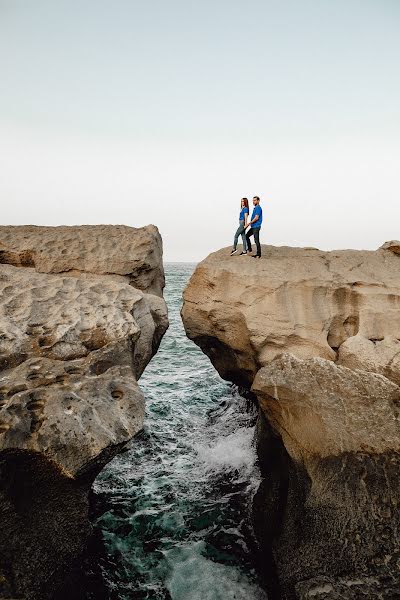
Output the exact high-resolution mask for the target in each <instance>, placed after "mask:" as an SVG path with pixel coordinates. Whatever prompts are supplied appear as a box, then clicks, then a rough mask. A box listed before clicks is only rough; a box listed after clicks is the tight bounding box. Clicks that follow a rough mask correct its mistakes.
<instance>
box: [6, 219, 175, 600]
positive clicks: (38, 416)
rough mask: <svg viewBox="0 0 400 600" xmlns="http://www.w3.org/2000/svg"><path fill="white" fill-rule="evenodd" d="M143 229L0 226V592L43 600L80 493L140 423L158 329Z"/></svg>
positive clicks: (157, 283) (78, 514) (157, 257)
mask: <svg viewBox="0 0 400 600" xmlns="http://www.w3.org/2000/svg"><path fill="white" fill-rule="evenodd" d="M163 287H164V274H163V266H162V243H161V238H160V236H159V233H158V231H157V229H156V228H155V227H153V226H148V227H144V228H142V229H133V228H129V227H125V226H82V227H54V228H51V227H33V226H26V227H0V530H1V537H0V595H1V597H4V598H6V597H10V598H11V597H13V598H14V597H23V598H32V599H34V598H50V597H52V596H53V594H54V593H55V591H56V589H57V586H59V585H60V584H61V582H62V580H63V578H64V576H65V575H66V573H67V571H68V569H69V568H70V566H71V564H72V562H73V561H74V560H75V559H76V557H77V556H79V554H80V552H81V551H82V550H83V548H84V545H85V542H86V539H87V536H88V534H89V532H90V524H89V520H88V508H89V506H88V493H89V490H90V486H91V483H92V482H93V479H94V478H95V477H96V475H97V474H98V472H99V471H100V470H101V469H102V467H103V466H104V465H105V464H106V463H107V462H108V461H109V460H111V458H112V457H113V456H115V454H117V453H118V452H119V451H120V450H121V449H122V448H123V447H124V445H125V444H126V443H127V442H128V441H129V440H130V439H131V438H132V436H134V435H135V433H136V432H137V431H138V430H140V429H141V427H142V424H143V416H144V400H143V395H142V393H141V391H140V389H139V387H138V385H137V380H138V379H139V377H140V375H141V374H142V372H143V370H144V369H145V367H146V365H147V363H148V362H149V360H150V359H151V357H152V356H153V355H154V353H155V352H156V351H157V348H158V345H159V343H160V341H161V338H162V336H163V334H164V332H165V331H166V328H167V326H168V320H167V310H166V306H165V303H164V300H163V298H162V289H163Z"/></svg>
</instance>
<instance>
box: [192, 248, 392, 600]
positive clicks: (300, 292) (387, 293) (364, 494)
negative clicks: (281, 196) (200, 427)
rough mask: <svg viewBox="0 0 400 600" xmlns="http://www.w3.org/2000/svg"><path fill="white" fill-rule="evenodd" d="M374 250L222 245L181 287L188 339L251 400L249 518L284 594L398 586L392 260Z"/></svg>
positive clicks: (340, 594)
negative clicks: (253, 477)
mask: <svg viewBox="0 0 400 600" xmlns="http://www.w3.org/2000/svg"><path fill="white" fill-rule="evenodd" d="M385 246H387V247H386V248H381V249H379V250H377V251H374V252H372V251H365V252H364V251H355V250H342V251H333V252H323V251H320V250H316V249H301V248H286V247H284V248H273V247H270V246H265V247H263V258H262V259H261V260H260V261H252V260H249V259H248V258H246V257H230V256H229V249H225V250H220V251H218V252H216V253H214V254H211V255H210V256H209V257H208V258H207V259H205V260H204V261H203V262H202V263H200V264H199V265H198V267H197V269H196V271H195V273H194V274H193V276H192V278H191V280H190V282H189V285H188V287H187V289H186V290H185V293H184V306H183V309H182V318H183V321H184V325H185V328H186V332H187V335H188V336H189V337H190V338H191V339H193V340H194V341H195V342H196V343H197V344H198V345H199V346H200V347H201V348H202V350H203V351H204V352H205V353H206V354H207V355H208V356H209V357H210V359H211V361H212V362H213V364H214V366H215V367H216V368H217V370H218V371H219V373H220V374H221V376H222V377H224V378H225V379H228V380H230V381H233V382H235V383H237V384H239V385H241V386H244V387H245V388H247V389H251V390H252V392H253V393H254V394H255V395H256V397H257V399H258V403H259V407H260V417H259V423H258V428H257V429H258V452H259V460H260V467H261V469H262V472H263V474H264V479H263V481H262V484H261V486H260V489H259V490H258V492H257V494H256V497H255V499H254V523H255V530H256V533H257V535H258V537H259V540H260V543H261V544H262V547H263V551H264V556H265V561H266V562H265V569H266V570H268V571H270V572H273V571H274V569H273V568H271V565H270V564H267V563H268V561H269V560H270V556H271V550H272V556H273V560H274V563H275V567H274V568H275V571H276V573H277V576H278V580H279V586H280V590H281V591H280V593H281V595H282V598H288V599H295V598H298V599H305V598H311V597H318V598H327V599H328V598H329V600H331V599H332V600H333V599H334V598H361V597H366V598H369V597H371V598H372V597H377V598H379V597H381V598H391V597H393V598H394V597H396V596H393V595H391V594H392V593H393V590H397V591H398V590H399V588H400V578H399V563H398V561H399V534H398V531H399V527H400V522H399V511H398V503H399V499H400V489H399V485H398V470H399V456H400V427H399V405H400V388H399V382H400V352H399V351H400V257H399V256H398V255H397V254H396V250H395V247H396V244H395V243H393V242H391V243H389V244H388V245H385ZM346 594H347V595H346ZM371 594H372V595H371ZM374 594H376V595H375V596H374Z"/></svg>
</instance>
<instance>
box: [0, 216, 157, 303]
mask: <svg viewBox="0 0 400 600" xmlns="http://www.w3.org/2000/svg"><path fill="white" fill-rule="evenodd" d="M0 263H3V264H4V263H6V264H10V265H15V266H17V267H20V266H23V267H34V268H35V270H36V271H38V272H39V273H68V272H72V273H73V275H74V276H77V275H79V272H82V273H93V274H95V275H104V274H106V275H109V274H115V275H120V276H123V277H124V281H125V282H126V280H128V281H129V282H130V283H131V285H133V286H134V287H136V288H138V289H139V290H143V291H145V292H148V293H153V294H158V295H159V296H161V295H162V290H163V287H164V270H163V267H162V241H161V237H160V235H159V233H158V230H157V228H156V227H154V225H148V226H147V227H142V228H141V229H135V228H133V227H127V226H126V225H81V226H79V227H67V226H60V227H39V226H35V225H21V226H16V227H1V226H0Z"/></svg>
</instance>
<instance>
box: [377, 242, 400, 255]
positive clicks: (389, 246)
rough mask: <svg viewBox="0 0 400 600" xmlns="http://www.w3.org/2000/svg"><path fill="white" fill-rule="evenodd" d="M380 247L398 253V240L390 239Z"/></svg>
mask: <svg viewBox="0 0 400 600" xmlns="http://www.w3.org/2000/svg"><path fill="white" fill-rule="evenodd" d="M381 248H382V250H389V252H393V253H394V254H400V241H399V240H392V241H391V242H385V243H384V244H383V245H382V246H381Z"/></svg>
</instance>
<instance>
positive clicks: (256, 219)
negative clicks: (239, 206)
mask: <svg viewBox="0 0 400 600" xmlns="http://www.w3.org/2000/svg"><path fill="white" fill-rule="evenodd" d="M258 219H259V217H258V215H256V216H255V217H254V219H253V220H252V221H249V222H248V223H247V225H246V226H245V227H248V226H249V225H253V223H255V222H256V221H258Z"/></svg>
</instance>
